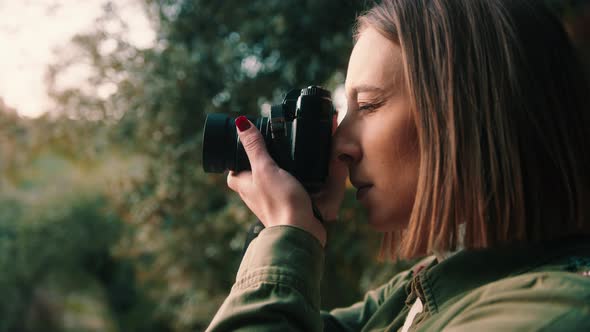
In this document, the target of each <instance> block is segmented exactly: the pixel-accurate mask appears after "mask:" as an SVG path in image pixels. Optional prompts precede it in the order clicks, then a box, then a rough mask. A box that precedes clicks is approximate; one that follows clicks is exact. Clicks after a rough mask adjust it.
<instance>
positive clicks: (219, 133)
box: [203, 114, 238, 173]
mask: <svg viewBox="0 0 590 332" xmlns="http://www.w3.org/2000/svg"><path fill="white" fill-rule="evenodd" d="M237 140H238V137H237V132H236V125H235V123H234V120H233V119H232V118H230V117H229V116H227V115H223V114H209V115H207V119H206V120H205V130H204V131H203V169H204V170H205V172H209V173H223V172H224V171H225V170H229V169H232V170H233V169H235V162H236V148H237Z"/></svg>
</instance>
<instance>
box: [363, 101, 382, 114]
mask: <svg viewBox="0 0 590 332" xmlns="http://www.w3.org/2000/svg"><path fill="white" fill-rule="evenodd" d="M382 105H383V103H364V104H359V112H369V113H371V112H375V111H376V110H377V109H378V108H379V107H381V106H382Z"/></svg>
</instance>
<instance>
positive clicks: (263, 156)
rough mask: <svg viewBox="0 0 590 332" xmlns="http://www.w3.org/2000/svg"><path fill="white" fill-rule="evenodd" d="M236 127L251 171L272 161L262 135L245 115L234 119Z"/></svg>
mask: <svg viewBox="0 0 590 332" xmlns="http://www.w3.org/2000/svg"><path fill="white" fill-rule="evenodd" d="M236 127H238V136H239V138H240V141H241V142H242V146H243V147H244V150H245V151H246V155H248V160H250V166H251V168H252V172H256V171H257V170H259V169H261V168H263V167H265V166H267V165H269V164H272V163H274V161H273V160H272V158H271V157H270V155H269V154H268V151H267V150H266V144H265V143H264V137H262V134H261V133H260V131H258V129H256V127H255V126H254V125H253V124H252V122H250V121H249V120H248V119H247V118H246V117H245V116H240V117H238V118H237V119H236Z"/></svg>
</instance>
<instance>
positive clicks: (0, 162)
mask: <svg viewBox="0 0 590 332" xmlns="http://www.w3.org/2000/svg"><path fill="white" fill-rule="evenodd" d="M545 1H547V2H548V3H549V4H550V5H551V7H552V8H553V9H554V10H555V12H556V13H557V15H559V17H561V18H562V20H563V21H564V24H565V25H566V27H567V30H568V32H569V33H570V35H571V36H572V39H573V40H574V42H575V44H576V46H577V48H578V49H579V51H580V56H581V57H582V59H583V60H584V61H585V63H586V65H587V66H588V68H590V6H589V4H588V1H586V0H583V1H574V0H570V1H566V0H545ZM367 3H368V2H367V1H355V0H322V1H312V0H250V1H237V0H234V1H212V0H209V1H204V0H203V1H200V0H118V1H105V0H86V1H84V2H81V1H76V0H20V1H11V2H10V1H0V49H1V50H2V51H1V52H0V54H1V55H0V271H1V272H0V294H2V296H1V298H2V301H1V302H0V331H201V330H204V328H205V327H206V326H207V324H208V322H209V321H210V319H211V318H212V316H213V314H214V313H215V311H216V310H217V308H218V307H219V305H220V304H221V302H222V301H223V299H224V298H225V296H226V295H227V294H228V291H229V289H230V287H231V285H232V283H233V280H234V277H235V272H236V270H237V267H238V264H239V260H240V258H241V250H242V246H243V242H244V239H245V234H246V229H247V228H248V226H249V225H250V224H251V223H252V222H254V221H255V219H254V217H253V215H252V214H251V213H250V212H249V211H248V209H247V208H246V207H245V205H244V204H242V203H241V201H240V200H239V198H238V197H237V195H234V194H232V193H231V192H230V191H229V190H228V189H226V186H225V175H211V174H205V173H204V172H203V171H202V167H201V159H200V158H201V143H202V142H201V140H202V137H201V135H202V129H203V124H204V123H203V122H204V116H205V114H206V113H209V112H221V113H227V114H231V115H232V116H237V115H240V114H248V115H254V116H257V115H258V114H259V112H260V110H261V109H264V108H266V107H268V105H269V104H272V103H277V102H279V101H280V99H281V97H282V94H283V93H285V92H286V91H287V90H289V89H291V88H293V87H303V86H306V85H309V84H311V83H314V84H320V85H323V86H325V87H327V88H329V89H331V90H333V91H336V92H337V93H341V90H342V84H343V82H344V75H345V70H346V65H347V61H348V56H349V53H350V50H351V47H352V42H351V40H352V38H351V30H352V24H353V22H354V18H355V16H356V15H358V14H359V13H360V12H361V11H362V10H363V9H365V8H366V5H367ZM548 47H551V46H550V45H548ZM346 201H347V202H345V208H344V209H343V210H342V213H341V221H340V222H339V223H338V224H335V225H333V226H331V229H330V230H329V232H330V238H331V239H330V243H329V246H328V247H327V258H326V260H327V262H326V268H325V274H324V284H323V290H322V291H323V294H322V301H323V307H324V308H326V309H329V308H333V307H336V306H343V305H349V304H351V303H353V302H354V301H356V300H359V299H360V297H361V296H362V294H363V293H364V292H365V291H366V290H368V289H370V288H372V287H375V286H376V285H379V284H380V283H382V282H384V281H385V280H387V279H388V277H390V276H391V275H392V274H393V273H395V272H396V271H398V270H399V269H402V268H405V267H406V266H407V265H408V264H409V262H395V263H393V262H390V263H379V262H378V261H377V260H376V256H377V252H378V247H379V241H380V239H379V236H378V235H377V234H374V233H372V232H371V231H369V230H368V229H367V228H366V226H365V222H364V215H363V213H362V211H361V210H360V209H359V208H358V206H357V204H356V203H355V201H354V198H353V193H352V192H351V193H348V194H347V197H346ZM325 281H329V282H325Z"/></svg>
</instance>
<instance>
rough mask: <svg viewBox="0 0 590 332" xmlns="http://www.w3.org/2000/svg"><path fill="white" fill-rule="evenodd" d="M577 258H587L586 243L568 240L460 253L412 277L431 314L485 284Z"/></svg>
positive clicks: (588, 244) (588, 243) (589, 248)
mask: <svg viewBox="0 0 590 332" xmlns="http://www.w3.org/2000/svg"><path fill="white" fill-rule="evenodd" d="M573 255H578V256H580V255H581V256H585V257H590V239H588V238H587V237H586V238H575V239H574V238H570V239H563V240H559V241H551V242H544V243H537V244H533V245H509V246H504V247H497V248H489V249H480V250H463V251H460V252H458V253H456V254H454V255H453V256H451V257H449V258H448V259H445V260H444V261H442V262H440V263H436V262H434V263H433V264H432V265H430V266H429V267H428V268H425V269H423V270H422V271H420V272H419V273H418V274H417V275H416V279H417V282H419V285H417V288H418V289H420V292H419V293H421V294H419V296H420V297H421V298H422V301H423V302H424V303H425V305H426V307H427V310H428V311H429V312H431V313H432V314H435V313H437V312H438V309H439V306H441V305H442V304H444V303H445V302H446V301H447V300H449V299H451V298H453V297H455V296H456V295H459V294H460V293H463V292H465V291H469V290H472V289H475V288H477V287H480V286H483V285H485V284H487V283H490V282H493V281H496V280H499V279H502V278H506V277H510V276H515V275H519V274H522V273H525V272H529V271H532V270H535V269H536V268H539V267H541V266H543V265H547V264H549V263H556V262H558V263H559V262H561V261H562V260H563V261H565V260H566V259H567V258H569V257H571V256H573Z"/></svg>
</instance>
